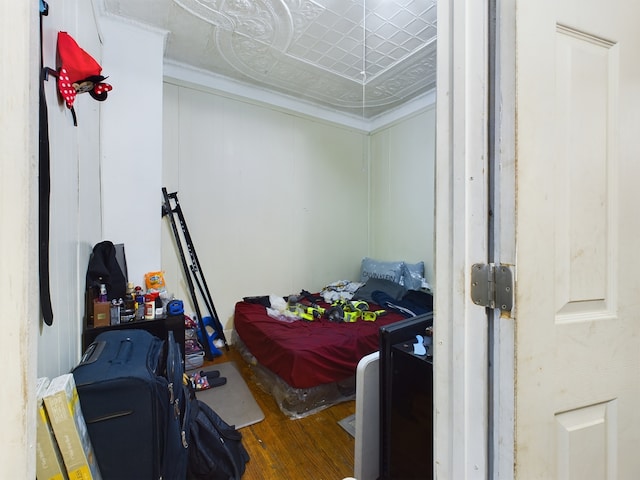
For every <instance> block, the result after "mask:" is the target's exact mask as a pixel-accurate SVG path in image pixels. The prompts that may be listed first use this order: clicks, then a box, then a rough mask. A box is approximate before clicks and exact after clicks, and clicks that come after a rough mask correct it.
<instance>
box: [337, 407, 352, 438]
mask: <svg viewBox="0 0 640 480" xmlns="http://www.w3.org/2000/svg"><path fill="white" fill-rule="evenodd" d="M338 425H340V426H341V427H342V428H344V429H345V430H346V431H347V433H348V434H349V435H351V436H352V437H354V438H355V436H356V414H355V413H354V414H353V415H349V416H348V417H346V418H343V419H342V420H338Z"/></svg>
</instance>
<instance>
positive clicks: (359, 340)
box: [233, 294, 432, 418]
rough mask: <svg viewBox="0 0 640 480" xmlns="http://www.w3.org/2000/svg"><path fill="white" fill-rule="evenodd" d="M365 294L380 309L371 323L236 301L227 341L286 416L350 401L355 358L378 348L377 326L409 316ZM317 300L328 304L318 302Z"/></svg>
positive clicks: (378, 327)
mask: <svg viewBox="0 0 640 480" xmlns="http://www.w3.org/2000/svg"><path fill="white" fill-rule="evenodd" d="M385 295H386V294H385ZM395 296H397V295H395ZM356 297H357V296H356ZM357 298H359V297H357ZM367 298H369V310H370V311H378V310H384V311H385V314H384V315H382V316H378V317H377V318H376V319H375V321H364V320H362V319H359V320H357V321H355V322H335V321H330V320H329V319H327V318H325V317H321V318H317V319H314V320H312V321H307V320H302V319H297V320H291V319H288V318H282V317H279V318H278V317H275V316H273V315H270V314H269V309H268V308H267V306H266V305H264V304H261V303H258V302H254V301H245V300H243V301H240V302H237V303H236V305H235V312H234V332H233V344H234V345H235V346H236V348H237V349H238V350H239V352H240V353H241V354H242V356H243V358H244V359H245V361H247V363H249V364H250V365H252V367H253V372H254V374H255V380H256V381H257V383H258V384H259V385H260V386H261V387H262V388H263V389H265V390H266V391H268V392H269V393H270V394H271V395H272V396H273V397H274V399H275V400H276V402H277V404H278V406H279V408H280V410H281V411H282V412H283V413H284V414H285V415H287V416H288V417H289V418H302V417H304V416H307V415H310V414H313V413H315V412H317V411H319V410H321V409H324V408H326V407H329V406H331V405H335V404H337V403H340V402H343V401H347V400H352V399H354V398H355V373H356V368H357V365H358V362H359V361H360V359H361V358H362V357H364V356H366V355H369V354H370V353H372V352H374V351H377V350H378V349H379V329H380V327H381V326H383V325H388V324H391V323H395V322H398V321H400V320H404V319H405V318H408V317H409V316H412V314H411V313H407V311H402V310H395V309H392V308H389V306H390V305H389V304H386V305H382V303H384V302H382V303H378V304H376V303H373V302H371V298H370V297H367ZM387 298H390V297H389V296H388V295H387ZM428 298H431V297H430V295H429V296H428ZM398 300H401V299H398ZM397 303H401V301H398V302H397ZM317 304H318V305H319V306H320V307H323V308H326V309H328V308H330V306H331V305H330V304H329V303H327V302H324V301H321V302H318V303H317ZM431 306H432V303H431V304H430V305H427V306H426V308H430V307H431Z"/></svg>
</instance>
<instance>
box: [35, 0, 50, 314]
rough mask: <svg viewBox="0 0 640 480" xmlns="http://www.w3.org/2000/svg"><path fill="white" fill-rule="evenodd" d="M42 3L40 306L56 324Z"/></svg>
mask: <svg viewBox="0 0 640 480" xmlns="http://www.w3.org/2000/svg"><path fill="white" fill-rule="evenodd" d="M39 2H40V145H39V162H38V163H39V166H38V194H39V213H38V217H39V225H38V257H39V273H40V309H41V311H42V317H43V319H44V323H46V324H47V325H52V324H53V308H52V306H51V288H50V284H49V206H50V205H49V203H50V193H51V179H50V173H51V172H50V169H51V165H50V157H49V121H48V116H49V115H48V111H47V99H46V97H45V93H44V81H45V75H46V72H45V69H44V62H43V58H42V57H43V53H42V50H43V48H42V17H44V16H46V15H48V14H49V5H47V3H46V2H45V1H43V0H39Z"/></svg>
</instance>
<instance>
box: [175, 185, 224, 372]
mask: <svg viewBox="0 0 640 480" xmlns="http://www.w3.org/2000/svg"><path fill="white" fill-rule="evenodd" d="M162 196H163V198H164V202H163V204H162V216H163V217H164V216H165V215H167V216H168V217H169V220H170V222H171V229H172V230H173V235H174V237H175V240H176V244H177V247H178V250H179V252H180V260H181V262H182V268H183V269H184V275H185V277H186V280H187V284H188V286H189V293H190V295H191V301H192V302H193V308H194V309H195V311H196V315H197V316H198V325H199V328H200V332H201V334H202V337H203V340H204V341H203V343H204V345H203V346H204V351H205V356H206V358H207V359H209V360H211V359H212V358H213V353H212V352H211V346H210V345H209V335H208V332H207V328H206V325H205V324H204V320H203V316H202V313H201V310H200V304H199V303H198V298H197V295H196V291H195V288H194V281H195V283H196V284H197V285H198V290H199V291H200V294H201V295H202V298H203V299H204V302H205V306H206V307H207V310H208V312H209V315H210V316H211V318H212V319H213V322H214V327H215V332H216V333H217V335H218V338H220V339H221V340H222V341H223V342H224V346H225V348H226V350H229V344H228V343H227V339H226V337H225V335H224V328H223V326H222V324H221V323H220V319H219V317H218V313H217V312H216V309H215V306H214V305H213V299H212V298H211V292H210V291H209V287H208V285H207V281H206V280H205V278H204V274H203V273H202V268H201V266H200V261H199V260H198V255H197V254H196V249H195V247H194V246H193V240H192V239H191V234H190V233H189V229H188V227H187V222H186V220H185V218H184V215H183V213H182V208H181V207H180V202H179V201H178V192H173V193H168V192H167V189H166V188H165V187H162ZM171 200H173V201H174V203H175V206H174V207H171ZM174 214H177V216H178V221H179V223H180V228H181V230H182V234H183V235H184V240H185V243H186V245H187V251H188V252H189V258H190V260H191V265H189V264H188V263H187V258H186V256H185V254H184V249H183V246H182V240H181V238H180V233H179V232H178V227H177V225H176V220H175V218H174ZM192 275H193V278H192V277H191V276H192Z"/></svg>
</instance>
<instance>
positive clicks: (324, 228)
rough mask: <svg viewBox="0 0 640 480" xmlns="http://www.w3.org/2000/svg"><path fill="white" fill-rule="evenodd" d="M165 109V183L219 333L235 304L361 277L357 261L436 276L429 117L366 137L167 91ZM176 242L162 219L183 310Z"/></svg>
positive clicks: (172, 283) (263, 109)
mask: <svg viewBox="0 0 640 480" xmlns="http://www.w3.org/2000/svg"><path fill="white" fill-rule="evenodd" d="M164 106H165V111H164V122H165V127H164V154H163V157H164V167H163V178H164V182H165V185H166V187H167V189H168V190H169V192H174V191H177V192H178V198H179V200H180V204H181V207H182V210H183V213H184V215H185V217H186V220H187V226H188V228H189V230H190V233H191V236H192V237H193V243H194V246H195V248H196V253H197V255H198V258H199V261H200V263H201V265H202V272H203V273H204V276H205V279H206V280H207V283H208V284H209V288H210V290H211V294H212V296H213V300H214V304H215V307H216V310H217V313H218V314H219V317H220V320H221V321H222V323H223V324H225V327H226V328H225V329H226V330H227V332H228V331H229V330H230V328H231V326H232V322H231V318H232V316H233V309H234V305H235V303H236V302H237V301H239V300H241V299H242V297H243V296H248V295H268V294H277V295H283V296H284V295H288V294H291V293H297V292H299V291H300V289H303V288H304V289H306V290H309V291H318V290H320V289H321V288H322V287H323V286H325V285H327V284H328V283H330V282H333V281H335V280H341V279H347V280H357V279H358V278H359V269H360V261H361V259H362V258H363V257H364V256H376V257H378V258H381V259H382V258H383V257H384V259H389V260H392V259H403V260H407V261H411V262H415V261H420V260H423V261H425V263H426V264H427V268H428V272H429V274H431V273H432V271H433V254H434V252H433V175H434V173H433V167H434V156H435V155H434V138H435V126H434V116H435V113H434V109H433V108H429V109H427V110H426V111H424V112H422V113H420V114H418V115H415V116H413V117H411V118H410V119H407V120H405V121H401V122H397V123H395V124H394V125H392V126H389V127H387V128H383V129H380V130H379V131H378V132H376V133H375V134H374V135H373V137H369V135H368V134H367V133H366V132H361V131H356V130H353V129H351V128H348V127H344V126H340V125H336V124H330V123H327V122H323V121H320V120H314V119H310V118H307V117H304V116H302V115H297V114H293V113H290V112H286V111H280V110H277V109H275V108H272V107H268V106H263V105H257V104H255V103H250V102H248V101H241V100H238V99H233V98H229V97H225V96H222V95H220V94H217V93H214V92H211V91H205V90H204V89H203V90H199V89H195V88H190V87H185V86H178V85H174V84H170V83H166V84H165V98H164ZM174 244H175V242H174V239H173V235H172V233H171V230H170V228H169V222H168V221H167V222H165V225H164V227H163V252H162V259H163V262H162V268H163V270H164V271H165V275H166V279H167V282H168V284H169V289H170V290H171V291H173V292H174V293H175V294H176V296H178V298H182V299H183V300H185V301H187V302H188V304H189V305H190V303H191V302H190V301H189V295H188V291H187V290H186V282H185V280H184V278H185V277H184V274H183V271H182V266H181V264H180V261H179V254H178V252H177V250H176V249H175V246H174ZM185 253H186V251H185ZM200 307H201V308H202V309H204V304H203V303H202V302H200ZM190 309H191V310H190ZM187 311H188V312H189V311H193V310H192V307H190V306H189V307H188V309H187ZM203 314H204V312H203Z"/></svg>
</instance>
